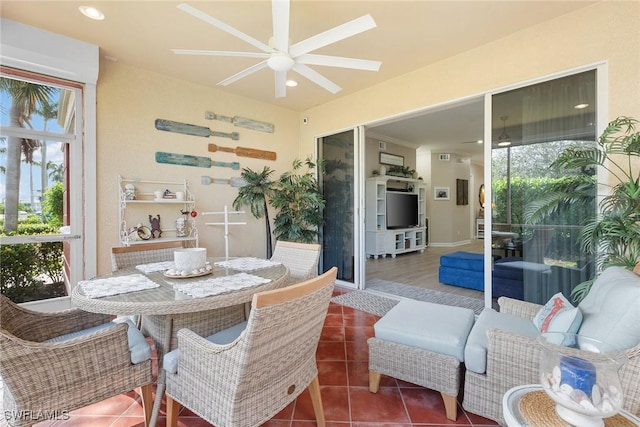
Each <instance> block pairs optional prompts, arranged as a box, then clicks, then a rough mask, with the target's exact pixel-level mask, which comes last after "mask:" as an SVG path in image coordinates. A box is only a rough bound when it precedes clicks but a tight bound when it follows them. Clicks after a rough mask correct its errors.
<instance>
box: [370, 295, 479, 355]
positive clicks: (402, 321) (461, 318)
mask: <svg viewBox="0 0 640 427" xmlns="http://www.w3.org/2000/svg"><path fill="white" fill-rule="evenodd" d="M474 319H475V315H474V312H473V310H470V309H468V308H461V307H452V306H448V305H441V304H432V303H428V302H423V301H415V300H402V301H400V302H399V303H398V304H397V305H396V306H395V307H393V308H392V309H391V310H389V312H387V314H385V315H384V316H383V317H382V318H381V319H380V320H378V321H377V322H376V323H375V324H374V325H373V328H374V330H375V336H376V338H378V339H380V340H383V341H390V342H395V343H398V344H404V345H406V346H409V347H417V348H423V349H425V350H429V351H433V352H435V353H439V354H445V355H448V356H453V357H455V358H457V359H458V360H459V361H461V362H463V361H464V345H465V343H466V342H467V336H468V335H469V331H470V330H471V327H472V326H473V322H474Z"/></svg>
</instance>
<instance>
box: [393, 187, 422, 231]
mask: <svg viewBox="0 0 640 427" xmlns="http://www.w3.org/2000/svg"><path fill="white" fill-rule="evenodd" d="M417 226H418V195H417V194H416V193H403V192H395V191H388V192H387V229H389V230H393V229H397V228H410V227H417Z"/></svg>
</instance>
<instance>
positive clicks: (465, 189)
mask: <svg viewBox="0 0 640 427" xmlns="http://www.w3.org/2000/svg"><path fill="white" fill-rule="evenodd" d="M468 204H469V180H468V179H456V205H463V206H464V205H468Z"/></svg>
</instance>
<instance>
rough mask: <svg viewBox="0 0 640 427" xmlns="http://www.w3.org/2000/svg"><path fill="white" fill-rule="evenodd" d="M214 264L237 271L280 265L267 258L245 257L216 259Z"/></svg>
mask: <svg viewBox="0 0 640 427" xmlns="http://www.w3.org/2000/svg"><path fill="white" fill-rule="evenodd" d="M215 265H216V266H218V267H223V268H233V269H234V270H238V271H254V270H260V269H261V268H268V267H275V266H276V265H280V263H279V262H275V261H270V260H268V259H261V258H251V257H245V258H235V259H230V260H227V261H218V262H216V263H215Z"/></svg>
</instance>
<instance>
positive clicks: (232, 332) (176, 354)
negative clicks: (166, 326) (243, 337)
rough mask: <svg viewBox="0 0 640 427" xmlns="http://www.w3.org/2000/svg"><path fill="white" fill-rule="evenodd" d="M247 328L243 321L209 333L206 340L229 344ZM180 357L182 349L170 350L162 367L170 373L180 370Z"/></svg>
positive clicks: (163, 359) (163, 360) (164, 358)
mask: <svg viewBox="0 0 640 427" xmlns="http://www.w3.org/2000/svg"><path fill="white" fill-rule="evenodd" d="M246 328H247V322H241V323H238V324H237V325H233V326H232V327H230V328H227V329H224V330H222V331H220V332H216V333H215V334H213V335H209V336H208V337H207V338H206V340H207V341H211V342H212V343H214V344H220V345H224V344H229V343H232V342H233V341H235V340H236V338H238V337H239V336H240V334H241V333H242V331H244V330H245V329H246ZM179 359H180V349H179V348H176V349H175V350H172V351H170V352H169V353H167V354H165V355H164V357H163V358H162V367H163V368H164V370H165V371H167V372H168V373H170V374H175V373H177V372H178V360H179Z"/></svg>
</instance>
